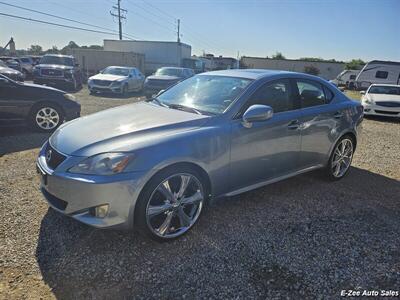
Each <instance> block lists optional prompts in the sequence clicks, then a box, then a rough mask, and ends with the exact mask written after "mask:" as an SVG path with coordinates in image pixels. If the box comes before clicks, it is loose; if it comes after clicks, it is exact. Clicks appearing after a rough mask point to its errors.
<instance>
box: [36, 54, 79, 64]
mask: <svg viewBox="0 0 400 300" xmlns="http://www.w3.org/2000/svg"><path fill="white" fill-rule="evenodd" d="M40 64H44V65H63V66H73V65H74V62H73V60H72V58H71V57H64V56H43V57H42V58H41V59H40Z"/></svg>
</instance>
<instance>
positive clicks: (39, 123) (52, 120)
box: [30, 103, 64, 132]
mask: <svg viewBox="0 0 400 300" xmlns="http://www.w3.org/2000/svg"><path fill="white" fill-rule="evenodd" d="M30 119H31V124H32V125H33V126H34V128H35V129H36V130H38V131H42V132H52V131H53V130H55V129H56V128H57V127H58V126H60V125H61V124H62V123H63V122H64V114H63V112H62V110H61V109H60V108H59V107H58V106H56V105H54V104H51V103H43V104H40V105H37V106H35V107H34V108H33V109H32V111H31V116H30Z"/></svg>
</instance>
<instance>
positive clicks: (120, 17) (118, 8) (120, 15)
mask: <svg viewBox="0 0 400 300" xmlns="http://www.w3.org/2000/svg"><path fill="white" fill-rule="evenodd" d="M113 9H114V11H110V14H111V15H112V16H113V17H116V18H118V27H119V39H120V40H122V20H124V19H126V16H125V15H124V14H126V13H127V12H128V11H127V10H126V9H123V8H121V0H117V6H115V5H113ZM115 11H117V13H115Z"/></svg>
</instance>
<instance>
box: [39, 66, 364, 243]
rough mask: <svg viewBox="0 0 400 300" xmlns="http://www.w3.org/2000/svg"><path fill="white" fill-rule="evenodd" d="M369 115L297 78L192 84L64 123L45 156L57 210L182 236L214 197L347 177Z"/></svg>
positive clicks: (212, 75) (314, 81) (210, 78)
mask: <svg viewBox="0 0 400 300" xmlns="http://www.w3.org/2000/svg"><path fill="white" fill-rule="evenodd" d="M362 118H363V108H362V106H361V105H360V104H359V103H358V102H355V101H352V100H350V99H348V98H347V97H346V96H345V95H344V94H342V93H341V92H340V91H339V90H338V89H337V88H336V87H335V86H333V85H331V84H330V83H328V82H327V81H325V80H323V79H320V78H318V77H314V76H311V75H305V74H300V73H291V72H279V71H267V70H227V71H216V72H208V73H203V74H199V75H196V76H194V77H191V78H189V79H186V80H184V81H182V82H181V83H179V84H177V85H175V86H173V87H172V88H170V89H168V90H166V91H164V92H162V93H160V94H159V95H157V97H155V98H153V99H149V100H148V101H147V102H140V103H136V104H129V105H126V106H122V107H118V108H113V109H109V110H106V111H102V112H99V113H96V114H93V115H89V116H86V117H82V118H79V119H76V120H74V121H71V122H68V123H66V124H64V125H63V126H61V127H60V128H59V129H58V130H57V131H56V132H55V133H54V134H53V135H52V136H51V137H50V139H49V140H48V141H47V142H46V143H45V144H44V145H43V147H42V149H41V151H40V154H39V157H38V159H37V167H38V171H39V172H40V174H41V177H42V182H41V190H42V193H43V195H44V197H45V198H46V199H47V201H48V203H49V204H50V206H51V207H52V208H54V209H55V210H56V211H58V212H60V213H62V214H65V215H68V216H70V217H72V218H74V219H76V220H79V221H81V222H83V223H86V224H89V225H92V226H94V227H97V228H110V227H113V228H133V227H138V228H140V229H141V230H143V231H144V232H145V233H147V234H148V235H149V236H151V237H153V238H156V239H161V240H168V239H172V238H176V237H179V236H181V235H183V234H184V233H186V232H187V231H188V230H189V229H190V228H192V227H193V225H194V224H195V223H196V221H197V220H198V219H199V217H200V215H201V212H202V210H203V208H204V206H205V205H207V202H208V200H209V199H210V198H216V197H221V196H233V195H237V194H240V193H243V192H246V191H249V190H252V189H255V188H259V187H261V186H264V185H267V184H270V183H273V182H276V181H279V180H283V179H285V178H288V177H291V176H295V175H298V174H301V173H304V172H308V171H311V170H315V169H320V168H321V169H324V170H325V173H326V175H327V176H328V177H329V178H331V179H333V180H338V179H340V178H342V177H343V176H345V175H346V173H347V171H348V170H349V167H350V164H351V160H352V157H353V153H354V151H355V148H356V144H357V137H358V131H359V125H360V123H361V121H362Z"/></svg>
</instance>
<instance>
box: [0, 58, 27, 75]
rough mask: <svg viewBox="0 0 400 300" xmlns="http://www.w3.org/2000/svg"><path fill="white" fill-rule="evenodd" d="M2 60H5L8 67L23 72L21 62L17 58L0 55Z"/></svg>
mask: <svg viewBox="0 0 400 300" xmlns="http://www.w3.org/2000/svg"><path fill="white" fill-rule="evenodd" d="M0 60H1V61H3V62H4V63H5V64H6V65H7V67H9V68H11V69H14V70H17V71H19V72H22V68H21V65H20V63H19V62H18V61H16V60H15V59H13V58H12V57H9V56H2V57H0Z"/></svg>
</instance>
